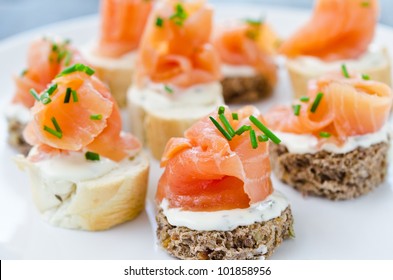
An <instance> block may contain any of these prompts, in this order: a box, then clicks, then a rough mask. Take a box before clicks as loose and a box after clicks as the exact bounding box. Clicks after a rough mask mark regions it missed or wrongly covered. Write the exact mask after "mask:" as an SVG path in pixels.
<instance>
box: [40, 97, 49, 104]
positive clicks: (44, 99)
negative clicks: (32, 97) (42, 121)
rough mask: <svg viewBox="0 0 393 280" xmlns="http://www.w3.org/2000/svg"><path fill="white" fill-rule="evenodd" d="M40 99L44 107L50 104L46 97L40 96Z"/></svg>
mask: <svg viewBox="0 0 393 280" xmlns="http://www.w3.org/2000/svg"><path fill="white" fill-rule="evenodd" d="M40 99H41V102H42V104H44V105H48V104H49V103H51V102H52V99H50V98H49V97H47V96H41V98H40Z"/></svg>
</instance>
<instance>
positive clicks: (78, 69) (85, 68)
mask: <svg viewBox="0 0 393 280" xmlns="http://www.w3.org/2000/svg"><path fill="white" fill-rule="evenodd" d="M74 72H84V73H86V74H87V75H89V76H91V75H93V74H94V73H95V71H94V70H93V69H91V68H90V67H89V66H86V65H84V64H82V63H77V64H74V65H72V66H70V67H68V68H66V69H64V70H63V71H62V72H61V73H60V74H58V75H57V76H56V77H57V78H58V77H62V76H65V75H68V74H71V73H74Z"/></svg>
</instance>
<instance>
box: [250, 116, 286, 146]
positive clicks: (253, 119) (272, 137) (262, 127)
mask: <svg viewBox="0 0 393 280" xmlns="http://www.w3.org/2000/svg"><path fill="white" fill-rule="evenodd" d="M249 119H250V121H251V122H252V123H253V124H254V125H255V126H256V127H258V128H259V129H260V130H261V131H262V132H263V133H264V134H265V135H266V136H267V137H269V138H270V140H272V141H273V143H275V144H279V143H281V140H280V139H279V138H278V137H277V136H276V135H275V134H274V133H273V132H272V131H271V130H270V129H268V128H267V127H266V126H265V125H264V124H263V123H261V122H260V121H259V120H258V119H257V118H256V117H254V116H252V115H251V116H250V117H249Z"/></svg>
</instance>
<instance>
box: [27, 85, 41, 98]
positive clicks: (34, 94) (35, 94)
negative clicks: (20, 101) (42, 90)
mask: <svg viewBox="0 0 393 280" xmlns="http://www.w3.org/2000/svg"><path fill="white" fill-rule="evenodd" d="M29 92H30V94H31V95H32V96H33V97H34V99H35V100H37V101H40V97H39V96H38V93H37V91H36V90H35V89H34V88H32V89H30V91H29Z"/></svg>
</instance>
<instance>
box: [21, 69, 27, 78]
mask: <svg viewBox="0 0 393 280" xmlns="http://www.w3.org/2000/svg"><path fill="white" fill-rule="evenodd" d="M27 72H28V70H27V69H24V70H23V71H22V72H20V76H21V77H23V76H24V75H26V74H27Z"/></svg>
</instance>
